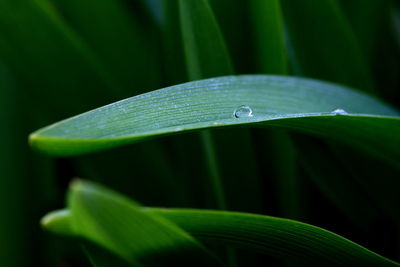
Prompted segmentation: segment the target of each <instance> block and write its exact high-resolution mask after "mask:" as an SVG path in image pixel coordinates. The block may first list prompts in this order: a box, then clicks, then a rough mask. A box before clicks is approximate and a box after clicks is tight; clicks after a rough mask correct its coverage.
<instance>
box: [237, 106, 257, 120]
mask: <svg viewBox="0 0 400 267" xmlns="http://www.w3.org/2000/svg"><path fill="white" fill-rule="evenodd" d="M233 116H234V117H235V118H244V117H253V110H252V109H251V107H249V106H240V107H238V108H237V109H235V111H234V112H233Z"/></svg>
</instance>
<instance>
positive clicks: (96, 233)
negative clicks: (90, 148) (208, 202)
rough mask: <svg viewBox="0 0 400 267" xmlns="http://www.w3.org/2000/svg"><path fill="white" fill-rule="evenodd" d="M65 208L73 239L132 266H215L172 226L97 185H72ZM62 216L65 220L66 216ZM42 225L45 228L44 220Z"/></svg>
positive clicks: (76, 182) (189, 239)
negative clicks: (79, 240)
mask: <svg viewBox="0 0 400 267" xmlns="http://www.w3.org/2000/svg"><path fill="white" fill-rule="evenodd" d="M68 207H69V210H70V212H71V216H70V218H69V223H70V228H69V229H68V228H67V227H64V228H63V229H64V230H67V231H69V230H72V232H73V233H74V235H76V236H79V237H82V238H85V239H87V240H89V241H91V242H94V243H95V244H98V245H100V246H101V247H103V248H106V249H107V250H109V251H111V252H113V253H114V254H116V255H118V256H120V257H121V258H122V259H124V260H126V261H127V262H129V263H131V264H137V263H139V264H143V265H144V266H159V265H160V264H161V263H162V264H163V266H170V265H171V266H179V264H183V263H186V264H188V265H192V264H194V266H202V264H209V265H210V266H217V265H218V264H216V261H215V259H214V258H212V257H211V255H209V254H208V252H207V251H206V250H205V248H204V247H203V246H202V245H201V244H199V243H198V242H196V240H195V239H193V238H192V237H191V236H190V235H188V234H187V233H186V232H184V231H182V230H181V229H179V227H177V226H176V225H175V224H173V223H171V222H170V221H168V220H165V219H164V218H162V217H160V216H157V215H152V214H145V213H143V212H142V211H141V210H140V206H139V205H138V204H136V203H135V202H133V201H131V200H130V199H128V198H125V197H124V196H122V195H119V194H117V193H115V192H113V191H111V190H109V189H106V188H103V187H101V186H99V185H96V184H93V183H90V182H84V181H79V180H78V181H75V182H73V183H72V184H71V186H70V190H69V195H68ZM59 214H60V213H59ZM61 216H62V217H63V218H65V213H64V214H61ZM53 218H57V216H54V215H53ZM60 221H62V219H61V220H59V222H60ZM43 222H44V224H46V219H45V220H44V221H43ZM48 222H49V220H47V223H48ZM65 224H68V222H67V223H64V226H65ZM58 229H60V228H58ZM147 264H149V265H147Z"/></svg>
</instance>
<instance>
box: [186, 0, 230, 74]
mask: <svg viewBox="0 0 400 267" xmlns="http://www.w3.org/2000/svg"><path fill="white" fill-rule="evenodd" d="M179 7H180V18H181V27H182V37H183V43H184V49H185V54H186V62H187V69H188V73H189V79H190V80H198V79H204V78H209V77H215V76H222V75H227V74H232V73H233V69H232V66H231V62H230V59H229V55H228V52H227V50H226V47H225V43H224V41H223V39H222V35H221V33H220V31H219V27H218V25H217V22H216V20H215V18H214V16H213V13H212V10H211V8H210V6H209V4H208V2H207V1H206V0H198V1H185V0H180V1H179Z"/></svg>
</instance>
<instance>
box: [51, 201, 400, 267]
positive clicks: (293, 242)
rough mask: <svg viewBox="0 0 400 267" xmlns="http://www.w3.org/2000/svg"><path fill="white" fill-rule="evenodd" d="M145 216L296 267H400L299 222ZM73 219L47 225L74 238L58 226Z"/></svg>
mask: <svg viewBox="0 0 400 267" xmlns="http://www.w3.org/2000/svg"><path fill="white" fill-rule="evenodd" d="M141 212H142V213H144V214H150V215H157V216H162V217H164V218H165V219H167V220H170V221H171V222H173V223H174V224H177V225H178V226H179V227H181V229H183V230H185V231H187V232H188V233H190V234H192V235H193V236H194V237H196V238H197V239H199V240H201V241H202V242H204V243H207V244H217V245H223V246H227V245H228V246H231V247H235V248H240V249H245V250H253V251H257V252H259V253H263V254H267V255H270V256H272V257H278V258H282V259H285V260H289V261H291V262H294V263H297V264H299V263H306V264H307V266H400V264H398V263H396V262H393V261H391V260H389V259H387V258H384V257H382V256H380V255H378V254H376V253H374V252H372V251H370V250H368V249H366V248H364V247H362V246H360V245H358V244H356V243H354V242H352V241H350V240H348V239H346V238H344V237H342V236H339V235H337V234H335V233H332V232H330V231H327V230H325V229H322V228H319V227H316V226H312V225H309V224H305V223H301V222H298V221H294V220H288V219H282V218H277V217H271V216H265V215H256V214H250V213H239V212H226V211H211V210H195V209H160V208H142V209H141ZM58 214H59V215H60V217H59V218H57V216H58ZM65 215H67V216H65ZM72 217H73V214H72V213H71V214H69V211H68V210H62V211H57V212H53V213H50V214H49V215H46V217H45V220H46V221H47V222H46V224H44V225H43V226H44V227H45V228H46V229H48V230H50V231H52V232H54V233H57V234H63V235H71V234H73V232H71V231H68V228H63V227H59V226H57V224H62V225H64V224H66V223H68V220H71V219H72ZM210 222H212V223H210Z"/></svg>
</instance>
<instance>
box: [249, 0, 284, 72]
mask: <svg viewBox="0 0 400 267" xmlns="http://www.w3.org/2000/svg"><path fill="white" fill-rule="evenodd" d="M250 5H251V11H252V12H251V14H252V16H251V18H252V20H253V24H252V25H253V32H254V33H253V36H254V39H255V41H254V42H255V50H256V54H257V64H258V65H259V69H260V70H261V71H262V72H263V73H266V74H281V75H283V74H286V73H287V72H288V64H287V63H288V62H287V56H286V49H285V45H284V41H285V40H284V31H283V19H282V13H281V8H280V0H269V1H265V0H253V1H250Z"/></svg>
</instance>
